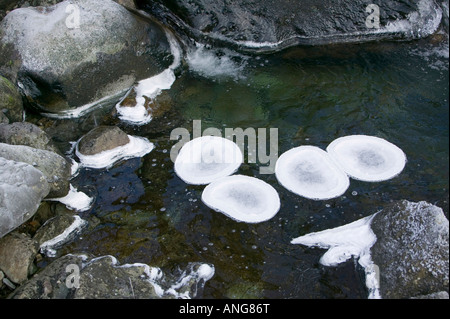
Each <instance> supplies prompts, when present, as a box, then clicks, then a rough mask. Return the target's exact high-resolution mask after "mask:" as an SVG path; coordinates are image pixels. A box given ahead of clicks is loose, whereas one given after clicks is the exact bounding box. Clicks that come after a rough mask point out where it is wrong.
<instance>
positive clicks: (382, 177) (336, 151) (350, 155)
mask: <svg viewBox="0 0 450 319" xmlns="http://www.w3.org/2000/svg"><path fill="white" fill-rule="evenodd" d="M327 152H328V153H329V154H330V156H331V157H332V158H333V160H334V161H335V162H336V164H337V165H338V166H339V167H340V168H341V169H342V170H344V171H345V172H346V173H347V174H348V175H349V176H350V177H351V178H353V179H356V180H360V181H365V182H381V181H386V180H389V179H392V178H394V177H396V176H397V175H399V174H400V173H401V172H402V171H403V169H404V168H405V165H406V162H407V158H406V155H405V153H404V152H403V151H402V150H401V149H400V148H399V147H397V146H396V145H394V144H392V143H390V142H388V141H386V140H385V139H382V138H379V137H375V136H368V135H349V136H344V137H340V138H338V139H336V140H334V141H333V142H331V143H330V145H328V147H327ZM367 153H369V156H370V157H372V160H373V161H374V162H378V165H371V166H369V165H368V163H366V164H364V163H363V162H362V159H361V156H358V154H360V155H361V154H367ZM375 164H376V163H375ZM381 164H383V167H381Z"/></svg>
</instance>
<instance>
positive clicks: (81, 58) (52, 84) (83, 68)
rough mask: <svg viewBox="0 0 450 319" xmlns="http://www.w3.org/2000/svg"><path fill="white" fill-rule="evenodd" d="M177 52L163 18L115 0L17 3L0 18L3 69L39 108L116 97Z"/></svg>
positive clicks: (72, 106)
mask: <svg viewBox="0 0 450 319" xmlns="http://www.w3.org/2000/svg"><path fill="white" fill-rule="evenodd" d="M78 22H79V23H78ZM172 60H173V57H172V54H171V51H170V44H169V42H168V40H167V37H166V33H165V30H164V29H163V28H162V27H161V25H160V24H159V23H157V22H154V21H151V20H150V18H148V20H147V21H144V20H143V19H142V18H137V17H136V16H135V15H133V14H132V13H131V12H130V11H128V10H127V9H125V8H124V7H123V6H121V5H119V4H117V3H116V2H114V1H112V0H100V1H91V0H73V1H63V2H60V3H58V4H56V5H54V6H49V7H45V8H44V7H29V8H19V9H16V10H13V11H11V12H10V13H9V14H8V15H7V16H6V17H5V18H4V19H3V21H2V23H1V25H0V66H3V67H2V68H1V70H0V71H2V72H3V74H5V75H8V78H10V79H11V80H12V81H13V82H17V83H18V86H19V87H20V89H21V91H22V94H23V95H24V96H25V97H26V99H27V101H28V102H29V104H30V105H32V106H34V107H35V108H37V109H38V110H40V111H42V112H48V113H57V114H60V113H61V112H62V113H63V114H65V113H64V112H65V111H70V112H71V111H73V110H74V109H76V108H78V107H81V106H90V107H92V108H94V107H97V106H100V105H105V104H106V105H114V104H115V103H117V101H118V100H120V98H121V97H122V95H123V94H124V93H125V92H126V90H128V89H129V88H130V87H131V86H132V85H133V84H134V83H135V82H136V81H138V80H141V79H144V78H148V77H150V76H153V75H155V74H158V73H160V72H161V71H162V70H164V69H165V68H167V67H168V66H169V65H170V64H171V62H172ZM88 109H89V107H88Z"/></svg>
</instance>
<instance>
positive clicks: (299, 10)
mask: <svg viewBox="0 0 450 319" xmlns="http://www.w3.org/2000/svg"><path fill="white" fill-rule="evenodd" d="M137 4H138V7H140V8H143V9H145V10H148V11H150V12H152V14H155V15H157V16H159V17H160V19H165V20H166V21H169V22H171V23H172V25H173V27H174V28H178V29H182V30H181V31H182V32H185V33H187V35H188V36H189V37H194V38H196V39H197V40H198V41H202V40H204V39H205V38H208V39H209V40H210V41H213V42H214V43H216V44H217V43H226V44H227V45H228V46H229V45H230V44H235V45H236V46H238V47H241V48H244V49H248V50H262V49H267V50H270V49H274V48H280V47H281V48H283V47H287V46H293V45H298V44H306V45H311V44H312V45H314V44H328V43H341V42H361V41H370V40H379V39H386V38H387V39H394V38H400V39H405V38H406V39H414V38H419V37H424V36H427V35H430V34H431V33H433V32H435V31H436V29H437V28H438V26H439V23H440V22H441V17H442V11H441V9H440V7H439V5H438V4H436V2H435V1H433V0H383V1H373V0H301V1H292V0H261V1H255V0H242V1H226V0H191V1H185V0H159V1H153V0H138V1H137ZM372 4H376V5H378V8H379V15H378V16H379V22H380V23H379V27H378V25H377V24H376V22H375V20H374V19H373V16H371V15H372V14H377V12H374V9H372V8H373V7H372V6H371V7H369V8H368V6H369V5H372ZM366 22H367V23H366Z"/></svg>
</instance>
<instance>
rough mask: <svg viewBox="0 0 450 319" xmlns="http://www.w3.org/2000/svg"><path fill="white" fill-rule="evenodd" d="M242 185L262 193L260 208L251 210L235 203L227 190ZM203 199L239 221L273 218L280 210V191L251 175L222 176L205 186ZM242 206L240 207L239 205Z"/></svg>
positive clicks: (258, 221) (260, 220)
mask: <svg viewBox="0 0 450 319" xmlns="http://www.w3.org/2000/svg"><path fill="white" fill-rule="evenodd" d="M236 187H238V188H239V187H241V189H242V188H245V189H246V190H249V191H251V192H252V193H253V194H255V193H256V194H261V195H260V196H259V198H258V199H259V200H261V201H262V203H261V204H259V205H258V207H259V208H258V210H257V211H256V212H255V211H253V212H252V211H251V209H248V208H247V207H245V205H239V203H233V202H232V200H231V199H230V197H229V196H227V190H231V189H232V188H236ZM202 201H203V203H204V204H205V205H206V206H208V207H209V208H211V209H213V210H215V211H217V212H219V213H222V214H224V215H225V216H228V217H230V218H231V219H233V220H235V221H238V222H245V223H261V222H264V221H267V220H269V219H271V218H273V217H274V216H275V215H276V214H277V213H278V211H279V210H280V206H281V203H280V197H279V195H278V192H277V191H276V190H275V189H274V188H273V187H272V186H271V185H269V184H268V183H266V182H264V181H262V180H260V179H258V178H255V177H250V176H245V175H232V176H227V177H224V178H221V179H219V180H217V181H215V182H213V183H211V184H209V185H208V186H206V187H205V189H204V190H203V193H202ZM239 206H240V207H239Z"/></svg>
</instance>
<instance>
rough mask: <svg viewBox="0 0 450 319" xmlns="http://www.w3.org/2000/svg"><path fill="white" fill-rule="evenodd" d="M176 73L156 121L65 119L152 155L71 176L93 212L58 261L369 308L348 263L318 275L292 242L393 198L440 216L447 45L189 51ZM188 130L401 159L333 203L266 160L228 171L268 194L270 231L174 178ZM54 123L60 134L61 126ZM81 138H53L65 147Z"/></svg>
mask: <svg viewBox="0 0 450 319" xmlns="http://www.w3.org/2000/svg"><path fill="white" fill-rule="evenodd" d="M176 75H177V79H176V81H175V83H174V84H173V85H172V87H171V88H170V90H167V91H165V92H164V94H165V97H164V98H165V101H166V103H168V104H169V106H168V108H169V109H170V110H169V111H167V112H166V113H165V116H163V118H162V119H161V120H160V123H158V121H159V120H158V119H157V118H155V119H153V121H152V122H150V123H149V124H147V125H144V126H133V125H130V124H127V123H123V122H119V123H118V122H117V119H115V118H114V116H111V111H110V110H97V111H95V112H94V113H91V114H88V115H86V116H84V117H82V118H80V119H78V120H70V121H71V122H72V123H73V122H77V128H76V130H77V133H78V135H80V134H82V132H85V131H88V130H89V129H91V128H93V127H94V126H95V125H98V124H100V123H115V124H117V123H118V125H119V126H121V128H122V129H124V130H125V131H127V133H128V134H132V135H139V136H144V137H147V138H148V139H149V140H150V141H151V142H153V143H154V144H155V149H154V150H153V151H152V152H151V153H149V154H147V155H146V156H144V157H143V158H135V159H130V160H127V161H122V162H120V163H117V164H116V165H114V167H112V168H110V169H107V170H106V169H89V168H83V169H82V170H81V171H80V173H79V174H78V176H76V177H75V178H74V179H73V181H72V184H73V185H75V186H76V187H77V188H78V189H79V190H82V191H84V192H86V193H87V194H89V195H90V196H94V197H95V203H94V205H93V207H92V208H91V209H90V210H88V211H86V212H82V213H80V214H79V215H80V217H82V218H84V219H87V220H90V221H91V222H92V220H95V221H96V223H95V224H93V226H92V227H90V228H89V229H88V230H86V231H85V232H83V233H82V234H81V235H80V236H79V237H78V238H76V239H75V240H73V241H72V242H70V243H68V244H66V245H65V246H64V247H63V248H61V249H59V250H58V255H64V254H67V253H86V252H87V253H91V254H93V255H95V256H102V255H108V254H109V255H113V256H115V257H116V258H117V259H118V260H119V262H120V263H136V262H139V263H146V264H149V265H153V266H158V267H161V268H162V269H163V270H166V269H167V270H170V271H174V270H176V269H177V268H178V267H179V268H181V269H182V268H183V266H184V265H186V264H187V263H188V262H196V261H198V262H205V263H210V264H213V265H214V267H215V275H214V277H213V278H212V279H210V280H209V281H208V282H207V283H206V285H205V288H204V291H203V293H202V295H199V296H198V297H201V298H367V289H366V287H365V282H364V273H363V271H362V270H361V268H360V266H359V265H358V264H357V262H356V261H355V260H352V261H349V262H346V263H344V264H341V265H339V266H338V267H325V266H322V265H321V264H320V263H319V259H320V257H321V256H322V254H323V253H324V251H323V250H321V249H318V248H307V247H303V246H301V245H292V244H290V241H291V240H292V239H293V238H295V237H298V236H301V235H305V234H308V233H310V232H315V231H320V230H325V229H329V228H334V227H337V226H341V225H344V224H348V223H350V222H353V221H355V220H358V219H360V218H362V217H365V216H369V215H371V214H373V213H375V212H377V211H378V210H380V209H382V208H383V207H384V206H385V205H386V204H388V203H390V202H392V201H396V200H401V199H407V200H409V201H420V200H425V201H428V202H430V203H433V204H436V205H437V206H440V207H442V208H443V209H444V211H445V213H446V215H447V216H448V192H449V178H448V176H449V155H448V154H449V100H448V99H449V85H448V84H449V75H448V44H444V43H443V42H442V41H434V40H433V39H429V40H419V41H413V42H375V43H369V44H347V45H331V46H318V47H296V48H291V49H287V50H283V51H281V52H276V53H271V54H259V55H251V54H242V53H237V52H232V51H227V50H220V49H208V48H205V47H197V48H195V49H193V50H192V51H190V52H187V53H186V55H185V58H184V63H183V64H182V66H181V67H180V68H178V69H177V72H176ZM167 101H168V102H167ZM194 120H200V121H201V125H202V130H204V129H206V128H209V127H214V128H218V129H220V130H224V129H225V128H242V129H244V130H245V129H246V128H254V129H258V128H261V129H265V130H266V131H267V133H269V129H270V128H277V129H278V141H277V145H278V154H279V155H281V154H282V153H283V152H285V151H287V150H289V149H291V148H293V147H296V146H300V145H314V146H318V147H320V148H322V149H325V148H326V147H327V145H328V144H329V143H331V142H332V141H333V140H335V139H336V138H338V137H342V136H346V135H353V134H365V135H373V136H378V137H381V138H384V139H386V140H388V141H389V142H391V143H394V144H395V145H397V146H398V147H400V148H401V149H402V150H403V151H404V152H405V154H406V156H407V159H408V162H407V164H406V167H405V169H404V171H403V172H402V173H401V174H400V175H399V176H397V177H395V178H394V179H392V180H389V181H385V182H377V183H367V182H360V181H356V180H351V183H350V187H349V189H348V190H347V192H346V193H345V194H344V195H343V196H340V197H338V198H335V199H332V200H326V201H315V200H310V199H306V198H302V197H300V196H297V195H295V194H293V193H290V192H289V191H287V190H286V189H284V188H283V187H282V186H281V185H280V184H279V183H278V182H277V180H276V178H275V175H274V174H261V173H260V167H261V166H264V165H266V164H265V163H261V162H257V163H248V162H246V163H244V164H243V165H242V166H241V167H240V168H239V171H238V172H237V173H239V174H243V175H249V176H254V177H257V178H259V179H262V180H264V181H266V182H267V183H269V184H270V185H272V186H273V187H274V188H275V189H276V190H277V191H278V193H279V196H280V199H281V209H280V211H279V212H278V214H277V215H276V216H275V217H274V218H272V219H270V220H269V221H266V222H263V223H258V224H246V223H240V222H237V221H235V220H232V219H230V218H228V217H226V216H225V215H223V214H221V213H218V212H215V211H213V210H211V209H209V208H208V207H207V206H206V205H204V204H203V203H202V201H201V194H202V190H203V189H204V186H192V185H188V184H186V183H184V182H183V181H182V180H181V179H180V178H179V177H178V176H177V175H176V174H175V173H174V169H173V163H172V161H171V160H170V151H171V148H172V146H174V145H175V144H176V143H177V141H176V140H170V132H171V131H172V130H173V129H175V128H178V127H182V128H186V129H187V130H189V131H190V132H192V130H193V121H194ZM56 123H57V124H58V125H60V126H61V127H62V126H63V125H65V124H64V123H67V120H59V122H58V121H56ZM161 123H162V124H161ZM157 125H159V126H162V127H163V129H160V128H157ZM153 127H154V128H155V129H152V128H153ZM55 131H56V130H55ZM78 137H79V136H76V134H72V136H71V135H70V134H68V136H67V137H64V136H61V135H60V136H58V137H57V139H58V142H59V143H60V144H61V145H63V146H64V147H65V148H66V149H69V143H68V142H73V141H75V140H74V138H78ZM268 138H269V135H268ZM245 155H246V158H247V157H248V155H249V154H245ZM94 217H95V218H94ZM51 260H52V258H45V259H44V260H43V261H42V262H41V264H40V265H41V266H44V265H45V264H46V263H48V262H49V261H51Z"/></svg>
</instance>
